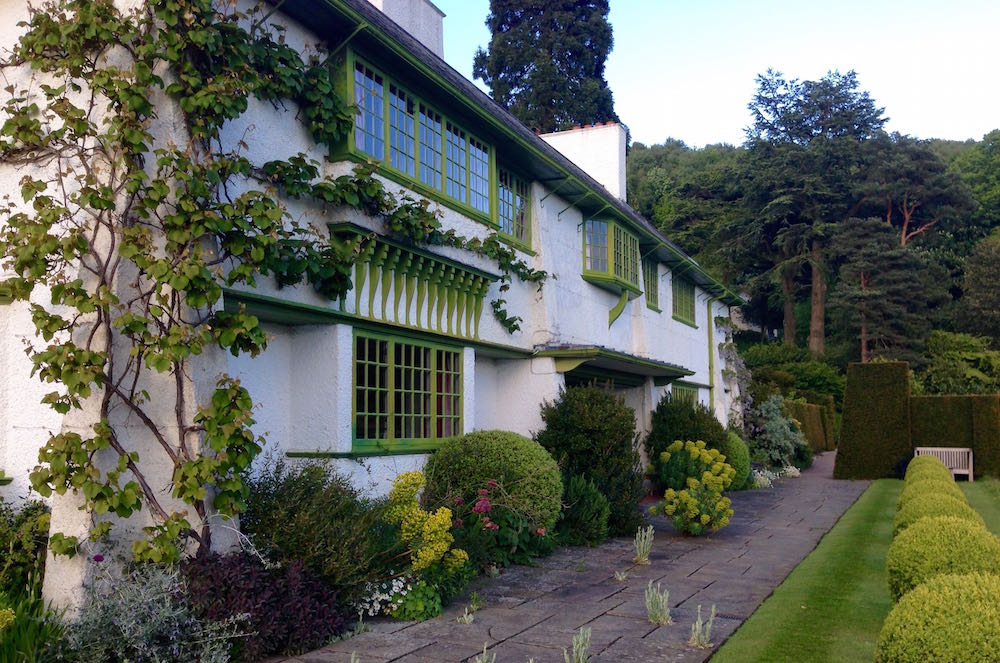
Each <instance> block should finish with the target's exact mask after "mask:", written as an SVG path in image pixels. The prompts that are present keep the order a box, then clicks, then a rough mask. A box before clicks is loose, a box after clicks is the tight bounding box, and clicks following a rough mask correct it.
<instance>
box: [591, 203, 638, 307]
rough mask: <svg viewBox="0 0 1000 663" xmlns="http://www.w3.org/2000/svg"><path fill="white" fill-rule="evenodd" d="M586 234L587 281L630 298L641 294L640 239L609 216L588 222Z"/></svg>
mask: <svg viewBox="0 0 1000 663" xmlns="http://www.w3.org/2000/svg"><path fill="white" fill-rule="evenodd" d="M582 234H583V280H585V281H587V282H588V283H592V284H593V285H596V286H597V287H599V288H604V289H605V290H610V291H611V292H613V293H615V294H623V293H628V298H629V299H634V298H635V297H638V296H639V294H640V293H641V292H642V291H641V290H640V289H639V240H638V238H636V237H635V235H633V234H631V233H630V232H628V231H627V230H625V229H623V228H621V227H620V226H619V225H618V224H616V223H615V222H613V221H608V220H606V219H588V220H586V221H584V223H583V233H582ZM615 306H616V307H617V306H618V305H617V304H616V305H615ZM613 310H614V309H612V311H613ZM618 314H619V315H620V314H621V311H619V312H618ZM614 317H615V318H617V317H618V316H617V315H616V316H614ZM611 322H614V319H612V320H611Z"/></svg>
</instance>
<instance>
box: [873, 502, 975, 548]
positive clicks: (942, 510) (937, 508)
mask: <svg viewBox="0 0 1000 663" xmlns="http://www.w3.org/2000/svg"><path fill="white" fill-rule="evenodd" d="M928 516H955V517H956V518H963V519H965V520H968V521H969V522H972V523H975V524H978V525H980V526H983V527H985V524H984V523H983V517H982V516H980V515H979V514H978V513H977V512H976V510H975V509H973V508H972V507H971V506H969V505H968V504H966V503H965V502H964V501H961V500H957V499H955V498H954V497H949V496H948V495H935V494H929V495H921V496H919V497H914V498H913V499H911V500H909V501H908V502H907V503H906V505H905V506H903V508H901V509H900V510H899V511H897V512H896V517H895V518H893V520H892V536H893V537H894V538H895V537H896V536H899V533H900V532H902V531H903V530H904V529H906V528H907V527H909V526H910V525H912V524H913V523H915V522H917V521H918V520H920V519H921V518H927V517H928Z"/></svg>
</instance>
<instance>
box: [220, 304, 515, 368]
mask: <svg viewBox="0 0 1000 663" xmlns="http://www.w3.org/2000/svg"><path fill="white" fill-rule="evenodd" d="M222 293H223V308H224V309H225V310H226V311H227V312H229V313H236V312H238V311H240V310H245V311H246V312H247V313H249V314H250V315H254V316H256V317H257V318H258V319H260V320H262V321H264V322H272V323H275V324H279V325H286V326H293V327H294V326H298V325H351V326H352V327H355V328H357V329H362V330H368V331H372V332H376V333H382V334H387V333H388V334H394V335H396V336H401V337H405V338H410V339H413V340H418V341H424V342H428V341H429V342H434V343H442V344H445V345H449V346H452V347H466V346H468V347H472V348H475V350H476V353H477V354H480V355H482V356H484V357H491V358H495V359H527V358H529V357H531V356H532V354H533V351H532V350H526V349H524V348H518V347H515V346H510V345H503V344H501V343H490V342H489V341H479V340H475V339H469V338H464V337H462V338H459V337H454V336H449V335H447V334H441V333H439V332H435V331H430V330H424V329H418V328H415V327H413V328H411V327H407V326H405V325H400V324H398V323H394V322H388V321H385V322H383V321H379V322H374V321H371V320H366V319H364V318H359V317H357V316H355V315H354V314H352V313H348V312H347V311H341V310H339V309H334V308H328V307H325V306H317V305H315V304H306V303H303V302H296V301H292V300H288V299H282V298H281V297H274V296H271V295H262V294H260V293H256V292H248V291H246V290H236V289H234V288H223V289H222Z"/></svg>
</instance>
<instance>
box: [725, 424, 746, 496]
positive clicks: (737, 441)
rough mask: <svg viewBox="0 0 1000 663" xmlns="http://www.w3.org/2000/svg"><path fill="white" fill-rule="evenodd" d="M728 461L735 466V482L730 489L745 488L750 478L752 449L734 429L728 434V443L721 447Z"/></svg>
mask: <svg viewBox="0 0 1000 663" xmlns="http://www.w3.org/2000/svg"><path fill="white" fill-rule="evenodd" d="M719 451H721V452H722V455H724V456H725V457H726V462H727V463H729V465H730V466H731V467H732V468H733V482H732V484H730V486H729V490H743V489H744V488H746V487H747V482H748V480H749V479H750V449H749V448H748V447H747V443H746V442H744V441H743V438H741V437H740V436H739V435H737V434H736V433H735V432H733V431H729V432H728V433H727V435H726V443H725V444H724V445H723V446H722V447H721V448H720V449H719Z"/></svg>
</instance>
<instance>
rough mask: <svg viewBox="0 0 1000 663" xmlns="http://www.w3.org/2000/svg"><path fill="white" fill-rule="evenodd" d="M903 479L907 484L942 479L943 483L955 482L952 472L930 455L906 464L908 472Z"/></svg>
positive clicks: (911, 460) (915, 458) (916, 458)
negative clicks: (922, 480)
mask: <svg viewBox="0 0 1000 663" xmlns="http://www.w3.org/2000/svg"><path fill="white" fill-rule="evenodd" d="M903 478H904V479H905V480H906V483H907V484H910V483H913V482H915V481H919V480H921V479H932V478H933V479H941V480H942V481H954V479H952V476H951V470H949V469H948V466H947V465H945V464H944V462H943V461H942V460H941V459H940V458H938V457H937V456H933V455H930V454H924V455H922V456H916V457H914V458H911V459H910V460H909V461H908V462H907V464H906V472H905V473H904V474H903Z"/></svg>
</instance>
